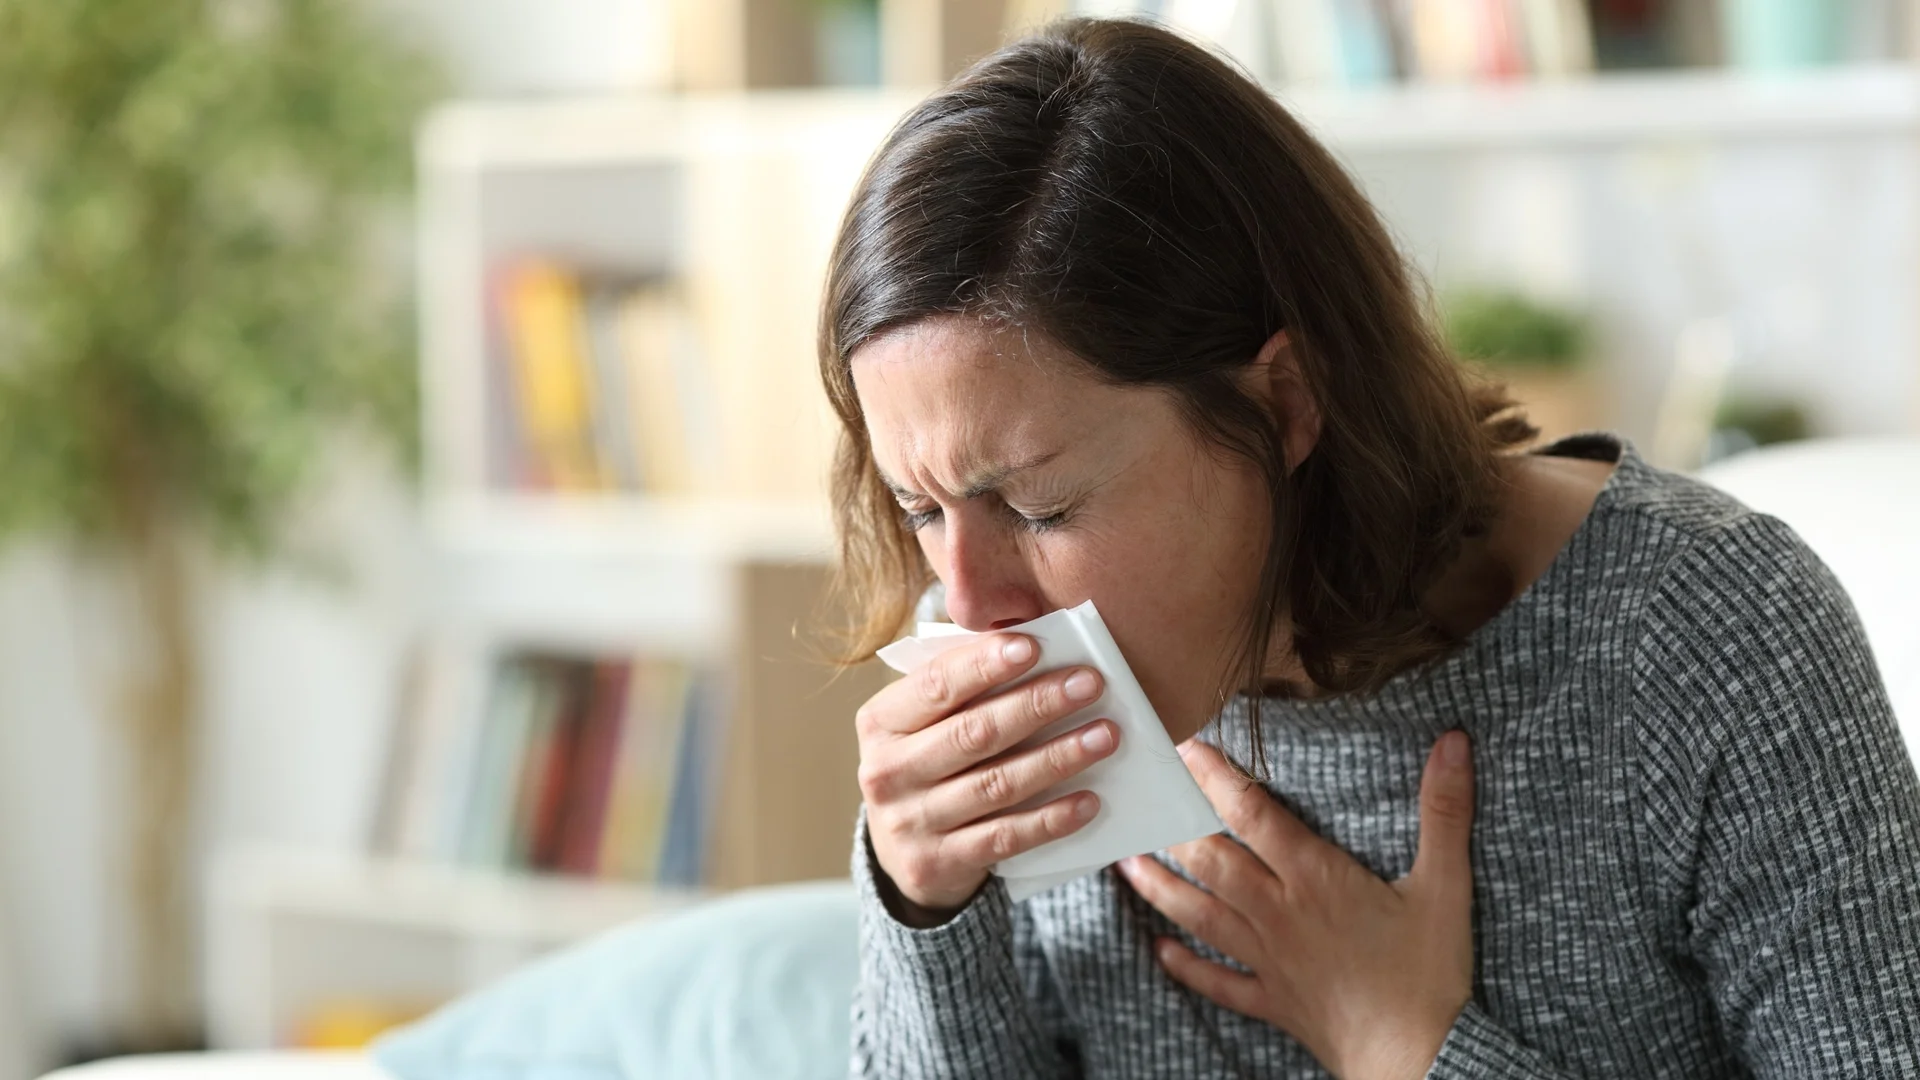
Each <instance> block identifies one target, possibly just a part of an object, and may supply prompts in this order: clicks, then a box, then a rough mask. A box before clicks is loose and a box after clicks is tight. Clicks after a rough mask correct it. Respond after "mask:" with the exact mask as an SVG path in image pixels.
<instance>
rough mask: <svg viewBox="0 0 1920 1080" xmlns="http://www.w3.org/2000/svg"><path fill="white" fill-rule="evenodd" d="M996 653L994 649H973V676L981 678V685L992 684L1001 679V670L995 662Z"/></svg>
mask: <svg viewBox="0 0 1920 1080" xmlns="http://www.w3.org/2000/svg"><path fill="white" fill-rule="evenodd" d="M996 655H997V653H996V652H995V651H994V650H993V649H975V650H973V676H974V678H975V679H977V680H979V685H981V686H992V685H993V684H994V683H997V682H999V681H1000V678H999V675H1000V673H999V670H998V669H997V668H996V667H995V664H994V657H995V656H996Z"/></svg>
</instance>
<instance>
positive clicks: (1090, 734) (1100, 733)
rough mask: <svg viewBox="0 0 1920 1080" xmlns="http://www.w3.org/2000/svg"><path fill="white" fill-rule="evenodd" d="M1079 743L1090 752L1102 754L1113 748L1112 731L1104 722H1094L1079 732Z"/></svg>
mask: <svg viewBox="0 0 1920 1080" xmlns="http://www.w3.org/2000/svg"><path fill="white" fill-rule="evenodd" d="M1080 745H1081V746H1083V747H1085V748H1086V749H1087V752H1088V753H1090V754H1104V753H1106V752H1107V751H1109V750H1111V749H1113V732H1111V731H1108V730H1107V725H1105V724H1095V725H1093V726H1092V727H1090V728H1088V729H1086V730H1085V731H1082V732H1081V733H1080Z"/></svg>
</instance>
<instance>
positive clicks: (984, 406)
mask: <svg viewBox="0 0 1920 1080" xmlns="http://www.w3.org/2000/svg"><path fill="white" fill-rule="evenodd" d="M853 379H854V385H855V388H856V389H857V391H858V393H859V396H860V406H861V409H862V411H863V412H864V413H865V415H866V420H867V427H868V431H869V433H870V436H871V438H872V449H873V457H874V461H875V463H876V464H877V465H878V466H879V469H880V473H881V475H882V476H883V477H884V478H885V480H886V482H887V483H888V485H889V486H890V487H892V488H893V490H894V493H895V495H896V497H897V498H898V499H899V501H900V507H901V509H902V510H903V511H904V512H905V513H906V515H907V517H908V520H909V522H910V523H911V525H912V526H913V527H914V530H915V535H916V536H917V537H918V539H919V542H920V549H921V550H922V551H923V552H925V553H926V557H927V561H928V563H930V564H931V565H932V567H933V570H934V573H936V574H937V575H939V578H940V581H941V583H942V584H944V585H945V586H946V603H947V612H948V614H949V616H950V617H951V618H952V619H953V621H954V622H956V623H958V624H959V625H961V626H964V627H966V628H967V629H969V630H991V629H996V628H999V627H1006V626H1012V625H1014V624H1015V623H1020V622H1025V621H1026V620H1028V619H1032V618H1036V617H1038V616H1041V615H1044V614H1046V613H1047V612H1050V611H1053V610H1056V609H1058V608H1063V607H1072V606H1074V605H1076V604H1079V603H1082V602H1083V601H1086V600H1092V601H1094V602H1095V603H1096V604H1098V605H1099V608H1100V614H1101V616H1102V617H1103V618H1104V619H1105V620H1106V623H1107V626H1108V628H1109V629H1111V630H1112V631H1113V636H1114V638H1115V639H1116V640H1117V641H1118V642H1119V644H1120V649H1121V651H1122V652H1123V653H1125V655H1126V658H1127V662H1128V663H1129V664H1130V665H1131V666H1132V668H1133V671H1134V674H1135V675H1136V676H1137V677H1138V678H1139V680H1140V685H1141V687H1142V688H1143V689H1145V690H1146V692H1147V697H1148V698H1149V699H1150V700H1151V701H1152V702H1153V705H1154V708H1155V709H1156V710H1157V711H1158V712H1159V713H1160V717H1161V719H1162V721H1163V722H1164V723H1165V724H1166V727H1167V731H1168V734H1169V735H1171V736H1172V737H1173V739H1174V740H1175V741H1176V742H1178V741H1181V740H1184V739H1185V738H1187V737H1188V736H1190V735H1192V734H1193V733H1194V732H1196V731H1198V730H1200V728H1201V727H1203V726H1204V725H1205V724H1206V722H1207V721H1208V720H1209V719H1211V718H1212V716H1213V714H1214V712H1215V711H1216V708H1217V698H1216V694H1217V691H1218V689H1219V688H1220V686H1221V685H1222V678H1223V676H1224V675H1225V674H1226V667H1225V665H1226V664H1227V663H1229V662H1230V661H1231V660H1232V658H1233V653H1234V650H1235V648H1236V646H1237V645H1238V642H1239V635H1240V634H1241V633H1242V628H1243V623H1242V619H1243V616H1244V613H1245V611H1246V610H1247V606H1248V604H1249V602H1250V600H1251V598H1252V596H1253V593H1254V590H1255V588H1256V586H1257V584H1258V580H1259V573H1260V566H1261V562H1262V559H1263V557H1264V553H1265V550H1266V543H1267V528H1268V526H1267V519H1268V502H1267V499H1268V496H1267V493H1266V487H1265V484H1264V483H1263V481H1262V479H1261V477H1260V474H1259V471H1258V470H1257V469H1256V468H1255V467H1254V466H1253V465H1252V464H1251V463H1249V462H1246V461H1244V460H1243V459H1241V458H1239V457H1237V456H1236V455H1231V454H1227V453H1225V452H1223V451H1219V450H1216V449H1213V448H1210V447H1208V446H1207V445H1206V444H1205V443H1204V442H1202V440H1201V439H1200V438H1198V437H1197V436H1196V435H1195V433H1194V432H1193V431H1192V429H1191V427H1190V425H1188V423H1187V422H1186V421H1185V420H1184V419H1183V418H1182V416H1181V414H1180V411H1179V408H1178V406H1177V405H1176V403H1175V401H1174V399H1173V397H1172V396H1171V395H1170V394H1168V393H1167V392H1165V391H1162V390H1157V389H1143V388H1135V387H1114V386H1109V385H1106V384H1103V383H1101V382H1099V381H1097V380H1096V379H1094V378H1093V377H1092V376H1091V375H1088V374H1085V373H1084V369H1083V368H1082V367H1081V366H1080V365H1079V362H1078V361H1077V360H1075V359H1073V358H1072V357H1071V356H1069V355H1068V354H1066V353H1065V352H1064V351H1063V350H1061V349H1059V348H1058V347H1057V346H1054V345H1052V344H1050V343H1047V342H1044V341H1042V340H1040V339H1037V338H1035V339H1030V340H1023V339H1022V337H1021V335H1019V334H1018V333H1017V332H995V331H992V330H990V329H988V328H987V327H985V326H983V325H982V324H980V323H978V322H976V321H973V320H968V319H962V318H959V317H941V318H936V319H931V320H928V321H926V322H923V323H920V324H917V325H915V326H912V327H908V328H906V329H903V330H900V331H896V332H894V333H891V334H888V335H885V336H883V337H880V338H877V339H875V340H873V341H870V342H868V343H867V344H865V345H863V346H861V347H860V348H859V349H858V350H856V351H855V353H854V355H853Z"/></svg>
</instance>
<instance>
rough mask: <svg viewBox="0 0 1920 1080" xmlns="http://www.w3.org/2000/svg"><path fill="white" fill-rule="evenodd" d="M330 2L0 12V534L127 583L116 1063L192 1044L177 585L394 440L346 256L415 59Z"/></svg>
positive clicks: (392, 377)
mask: <svg viewBox="0 0 1920 1080" xmlns="http://www.w3.org/2000/svg"><path fill="white" fill-rule="evenodd" d="M364 12H365V9H364V8H362V7H361V6H360V5H355V4H346V3H340V2H338V0H225V2H208V0H59V2H54V3H48V2H44V0H0V541H3V540H8V539H14V538H19V537H22V536H26V535H29V534H38V535H43V536H53V537H56V538H59V539H60V540H63V541H65V542H66V543H68V544H69V545H70V546H71V547H72V548H73V549H74V550H76V551H78V552H81V553H83V554H84V555H85V556H86V557H89V558H92V559H97V560H99V561H101V562H102V563H105V564H107V565H108V566H109V568H110V569H111V571H112V573H113V574H114V579H115V580H122V581H124V582H125V583H126V588H127V589H128V594H129V599H130V601H131V602H132V603H131V607H132V610H133V611H135V612H137V615H138V620H139V626H138V630H139V633H140V635H141V636H142V637H143V638H144V642H143V643H142V646H143V647H142V648H141V650H140V651H141V652H142V653H144V656H143V658H142V659H143V660H144V661H145V670H143V671H142V672H141V673H140V674H139V676H138V677H137V678H136V679H135V680H134V682H135V683H136V685H132V686H128V687H127V688H126V689H127V690H128V691H130V692H129V693H128V694H127V695H126V697H125V700H126V701H127V703H128V704H127V706H126V708H125V717H124V719H125V724H124V727H123V729H122V734H123V735H124V736H125V738H126V740H127V741H128V751H129V753H128V760H130V761H132V762H135V763H137V764H136V768H135V771H134V774H133V775H132V777H131V780H132V784H133V790H131V791H130V792H129V793H128V808H129V811H130V820H129V821H128V829H127V832H128V835H129V838H130V850H129V851H128V852H127V853H126V855H127V858H126V865H127V869H128V874H127V875H126V878H125V881H126V885H127V888H128V890H129V892H128V895H129V898H130V900H131V901H132V911H133V912H134V917H135V920H136V925H135V927H134V931H135V933H134V938H133V941H134V948H133V950H132V953H133V955H132V956H131V957H130V958H129V959H130V964H131V975H132V978H133V982H134V985H133V988H132V990H133V993H132V1001H133V1002H134V1008H135V1014H134V1016H132V1017H131V1018H130V1020H131V1022H132V1025H133V1028H132V1030H131V1031H129V1032H128V1033H127V1035H126V1036H125V1041H126V1042H127V1043H128V1044H129V1045H132V1046H153V1045H169V1044H174V1043H178V1042H181V1041H189V1042H190V1041H192V1039H193V1030H194V1025H195V1018H194V1017H192V1016H191V1015H188V1014H187V1010H186V1008H185V1003H186V1002H190V1001H191V999H192V996H193V995H192V994H191V993H190V992H186V991H183V989H182V988H183V987H187V986H191V985H193V984H192V982H191V968H192V964H191V958H190V957H189V956H188V954H187V952H186V943H187V942H189V941H190V940H191V935H190V934H189V933H188V928H189V925H190V924H189V921H188V919H187V917H186V911H185V909H184V907H183V905H184V902H185V898H186V897H187V895H188V892H187V889H186V888H185V881H184V873H185V870H186V868H187V867H188V866H190V865H191V862H190V854H189V851H188V840H189V836H190V824H191V820H192V797H193V793H194V790H195V786H196V777H195V773H194V761H195V759H196V756H197V754H198V747H197V745H196V725H197V721H198V715H199V710H200V681H201V680H200V670H199V664H198V658H197V650H196V642H195V637H194V627H195V624H196V615H195V610H196V603H195V596H196V584H197V580H196V579H197V577H198V576H199V571H200V570H201V569H203V568H204V567H206V566H207V565H208V564H209V561H210V558H211V557H215V556H220V555H226V556H236V555H237V556H240V557H242V558H245V559H248V560H251V561H253V562H255V563H258V562H261V561H264V560H267V559H271V558H274V557H277V556H280V555H283V554H286V553H287V552H288V550H289V546H288V543H287V537H286V536H284V535H283V533H282V530H281V527H280V526H281V524H282V521H283V517H284V513H285V511H286V510H287V509H288V508H289V506H290V504H291V503H292V501H293V500H294V499H295V498H296V496H298V495H299V494H300V493H301V492H302V490H303V488H304V487H305V485H306V484H307V482H308V481H309V480H310V479H312V478H313V476H314V474H315V473H316V470H317V467H318V466H319V465H320V464H321V459H322V457H323V454H324V448H325V447H326V445H327V444H328V442H329V440H330V439H332V438H333V437H334V436H335V435H336V433H338V432H339V431H340V430H341V426H342V425H343V424H350V423H354V422H362V423H365V424H367V425H368V426H370V427H372V428H373V429H375V430H378V431H381V432H384V433H386V434H387V435H389V436H391V437H392V441H394V442H395V443H396V444H398V445H402V446H404V445H407V444H408V441H409V440H410V438H411V435H410V432H411V427H412V418H413V406H412V404H411V398H412V395H413V390H412V384H411V379H412V374H411V373H412V365H411V364H410V363H409V362H408V360H407V356H406V353H407V348H406V346H407V338H406V336H405V334H404V329H405V320H404V319H403V318H400V317H398V316H399V315H400V314H401V311H400V309H399V308H398V306H397V303H396V301H397V300H398V298H399V297H401V296H402V295H404V290H403V289H401V288H400V287H399V286H400V284H401V283H402V282H401V281H400V275H399V274H398V273H393V272H389V273H386V274H382V273H380V272H378V271H379V269H380V267H381V263H380V260H378V259H377V258H375V257H373V251H372V249H371V248H370V246H369V241H370V240H371V239H373V238H374V234H373V232H372V231H370V230H374V229H375V228H376V227H377V226H378V225H379V223H380V220H381V218H382V216H383V215H384V216H385V217H386V218H387V219H388V220H389V221H391V220H392V219H393V217H394V215H393V214H392V210H393V209H394V207H395V205H396V202H395V200H396V196H398V195H399V194H400V193H401V192H402V191H403V190H404V186H405V184H406V182H407V179H408V174H409V160H410V154H409V150H408V148H409V144H410V132H411V129H412V124H413V120H414V117H415V116H416V114H417V112H418V109H419V108H420V106H421V105H423V104H424V102H425V100H426V95H427V93H428V92H429V90H430V84H429V76H428V74H427V68H426V66H425V65H423V64H422V63H421V62H420V60H419V58H417V57H415V56H412V55H410V54H409V53H408V52H407V51H406V50H405V49H404V48H403V47H402V46H400V45H399V43H398V42H397V40H396V39H395V37H394V36H393V35H392V34H391V33H389V32H387V31H386V30H385V29H383V28H382V27H380V26H378V25H376V24H374V23H372V22H371V21H369V19H368V17H367V16H366V14H365V13H364Z"/></svg>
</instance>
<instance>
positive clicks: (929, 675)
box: [915, 658, 948, 705]
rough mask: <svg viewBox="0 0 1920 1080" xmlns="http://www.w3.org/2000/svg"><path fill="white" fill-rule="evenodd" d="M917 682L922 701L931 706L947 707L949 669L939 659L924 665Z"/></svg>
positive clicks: (916, 679)
mask: <svg viewBox="0 0 1920 1080" xmlns="http://www.w3.org/2000/svg"><path fill="white" fill-rule="evenodd" d="M915 681H916V686H917V688H918V690H919V692H920V699H921V700H922V701H925V702H926V703H927V704H929V705H945V704H946V703H947V693H948V682H947V668H946V665H945V664H942V663H941V662H940V661H939V659H937V658H936V659H934V660H933V661H932V662H930V663H927V664H923V665H922V666H921V668H920V674H919V675H917V676H915Z"/></svg>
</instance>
